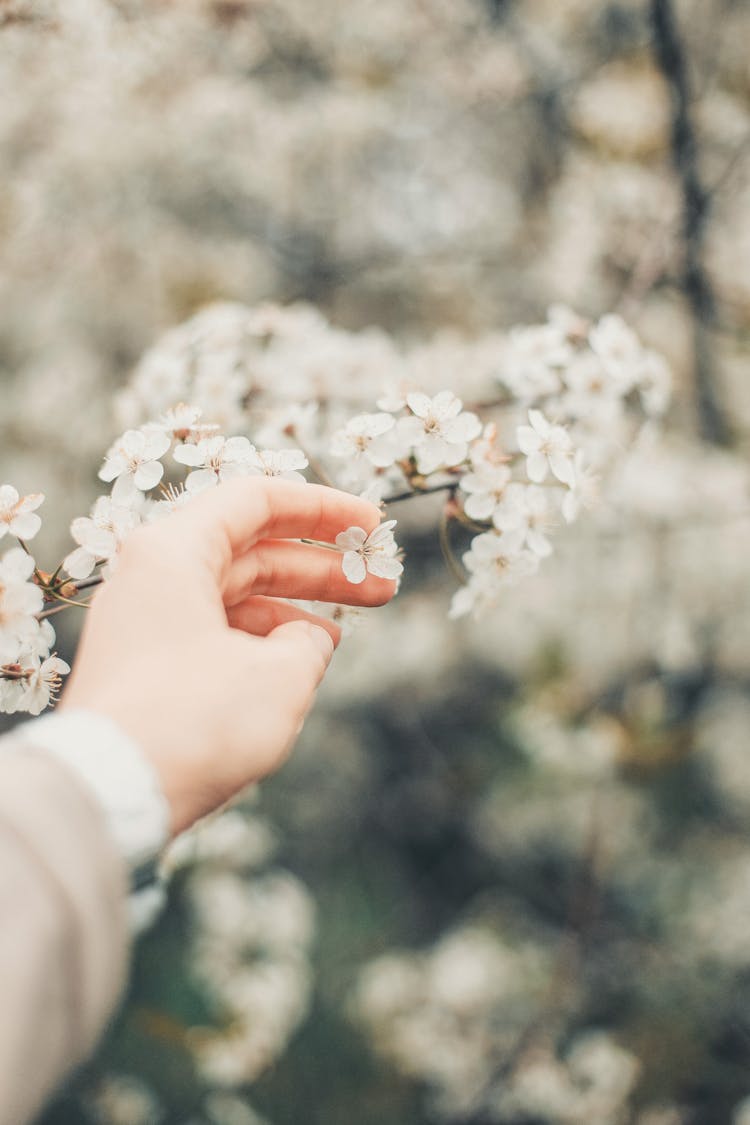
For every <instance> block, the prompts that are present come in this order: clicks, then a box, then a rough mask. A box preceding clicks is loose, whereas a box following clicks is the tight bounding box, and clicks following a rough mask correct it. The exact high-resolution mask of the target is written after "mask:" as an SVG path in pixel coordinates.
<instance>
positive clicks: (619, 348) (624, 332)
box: [589, 314, 644, 394]
mask: <svg viewBox="0 0 750 1125" xmlns="http://www.w3.org/2000/svg"><path fill="white" fill-rule="evenodd" d="M589 345H590V347H591V350H592V352H594V354H595V355H596V356H597V357H598V358H599V359H600V360H601V363H602V365H603V367H604V369H605V371H606V372H607V374H608V375H609V376H610V378H611V379H612V380H614V381H615V382H616V383H617V384H618V386H619V387H620V393H621V394H627V392H628V391H629V390H630V389H631V387H632V386H633V385H634V384H635V383H636V381H637V378H638V368H639V366H640V364H641V362H642V359H643V354H644V353H643V348H642V347H641V342H640V340H639V339H638V337H637V336H636V334H635V332H633V330H632V328H629V327H628V325H627V324H626V323H625V321H624V320H623V319H622V317H620V316H616V315H614V314H610V315H608V316H603V317H602V318H601V320H600V321H599V322H598V324H595V325H594V327H593V328H592V329H591V331H590V332H589Z"/></svg>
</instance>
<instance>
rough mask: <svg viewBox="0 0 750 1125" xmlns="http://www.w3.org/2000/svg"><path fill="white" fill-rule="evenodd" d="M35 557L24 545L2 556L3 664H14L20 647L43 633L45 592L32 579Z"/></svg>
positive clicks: (0, 660) (0, 658)
mask: <svg viewBox="0 0 750 1125" xmlns="http://www.w3.org/2000/svg"><path fill="white" fill-rule="evenodd" d="M34 566H35V564H34V560H33V558H32V557H31V556H30V555H28V554H27V553H26V552H25V551H24V550H23V548H21V547H14V548H13V549H12V550H10V551H6V553H5V554H4V555H3V557H2V559H0V664H8V663H14V662H15V660H16V659H17V656H18V653H19V649H20V648H21V647H23V645H24V643H25V642H26V641H33V640H34V639H35V638H36V637H37V636H38V632H39V623H38V622H37V620H36V614H37V613H41V611H42V608H43V606H44V595H43V594H42V590H41V588H40V587H39V586H37V585H36V583H34V582H31V581H29V579H30V578H31V576H32V575H33V573H34Z"/></svg>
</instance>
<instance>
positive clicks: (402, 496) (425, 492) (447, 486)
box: [383, 480, 459, 504]
mask: <svg viewBox="0 0 750 1125" xmlns="http://www.w3.org/2000/svg"><path fill="white" fill-rule="evenodd" d="M458 485H459V482H458V481H457V480H451V481H445V482H444V483H443V484H431V485H430V486H429V488H411V489H409V491H408V492H397V493H396V495H395V496H384V497H383V503H384V504H400V503H401V502H402V500H412V499H413V498H414V497H415V496H430V495H432V493H434V492H455V491H456V489H457V488H458Z"/></svg>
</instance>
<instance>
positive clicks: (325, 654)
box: [246, 621, 334, 761]
mask: <svg viewBox="0 0 750 1125" xmlns="http://www.w3.org/2000/svg"><path fill="white" fill-rule="evenodd" d="M246 639H247V640H248V641H252V642H254V646H260V648H253V649H249V650H248V651H249V655H250V657H251V668H253V669H254V670H256V671H257V659H258V654H259V653H262V658H263V666H264V669H265V673H266V675H270V680H269V698H270V699H272V700H273V713H274V714H275V716H276V727H275V729H276V735H275V738H274V740H273V741H274V742H275V747H274V748H273V750H272V756H273V758H274V759H276V761H278V759H279V758H280V757H283V756H284V755H285V754H286V753H287V752H288V750H289V748H290V747H291V745H292V743H293V742H294V740H295V739H296V737H297V735H298V734H299V732H300V730H301V728H302V723H303V722H304V719H305V716H306V715H307V712H308V711H309V710H310V708H311V706H312V704H313V701H314V699H315V692H316V691H317V688H318V685H319V684H320V681H321V680H322V679H323V676H324V675H325V673H326V669H327V668H328V665H329V664H330V662H331V657H332V656H333V649H334V646H333V640H332V638H331V635H330V633H328V631H327V630H325V629H321V628H320V627H319V626H317V625H313V624H311V623H310V622H309V621H286V622H284V623H283V624H281V625H278V626H277V627H276V628H275V629H273V630H272V631H271V632H270V633H269V634H268V636H267V637H264V638H262V639H261V638H257V637H248V638H246ZM267 718H268V716H267Z"/></svg>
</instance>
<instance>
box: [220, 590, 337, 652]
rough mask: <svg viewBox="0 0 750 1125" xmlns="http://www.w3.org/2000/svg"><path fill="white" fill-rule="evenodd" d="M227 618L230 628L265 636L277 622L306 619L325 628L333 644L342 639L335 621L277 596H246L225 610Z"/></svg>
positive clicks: (282, 623) (277, 624)
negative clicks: (279, 599)
mask: <svg viewBox="0 0 750 1125" xmlns="http://www.w3.org/2000/svg"><path fill="white" fill-rule="evenodd" d="M227 621H228V622H229V624H230V625H231V627H232V628H233V629H242V630H243V631H244V632H246V633H254V634H255V636H257V637H265V636H267V635H268V634H269V633H271V632H272V631H273V630H274V629H276V628H278V626H279V625H285V624H288V623H289V622H290V621H307V622H309V623H310V624H311V625H316V626H317V627H318V628H320V629H325V630H326V632H327V633H328V634H329V636H330V638H331V640H332V641H333V643H334V646H337V645H338V643H339V641H340V640H341V629H340V628H339V626H338V625H337V624H336V623H335V622H334V621H328V620H326V618H324V617H318V616H316V615H315V614H314V613H307V612H306V611H305V610H304V609H300V608H299V606H294V605H290V603H289V602H283V601H278V600H277V599H276V598H264V597H259V596H258V597H256V596H251V597H249V598H245V600H244V601H242V602H239V603H238V604H237V605H235V606H233V607H232V608H231V609H228V610H227Z"/></svg>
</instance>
